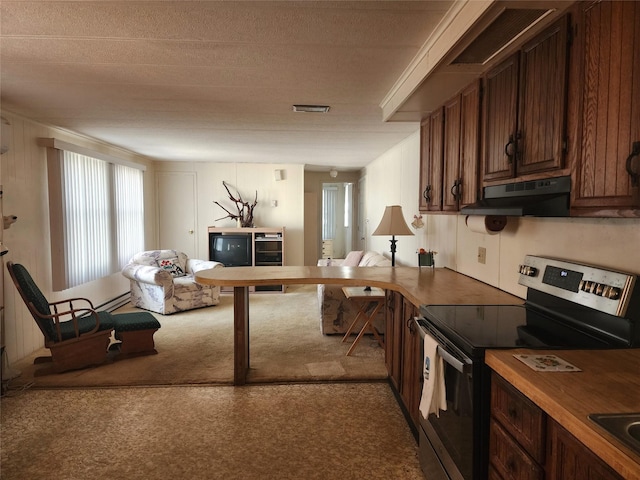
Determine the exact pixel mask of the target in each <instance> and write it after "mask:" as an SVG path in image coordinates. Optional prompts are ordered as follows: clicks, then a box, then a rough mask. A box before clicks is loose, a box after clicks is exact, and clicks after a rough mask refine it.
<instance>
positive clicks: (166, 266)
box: [158, 257, 186, 277]
mask: <svg viewBox="0 0 640 480" xmlns="http://www.w3.org/2000/svg"><path fill="white" fill-rule="evenodd" d="M158 266H159V267H160V268H161V269H162V270H165V271H167V272H169V273H170V274H171V276H172V277H184V276H185V275H186V272H185V271H184V270H182V267H180V262H179V261H178V257H172V258H160V259H158Z"/></svg>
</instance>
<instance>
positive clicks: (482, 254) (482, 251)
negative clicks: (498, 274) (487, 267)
mask: <svg viewBox="0 0 640 480" xmlns="http://www.w3.org/2000/svg"><path fill="white" fill-rule="evenodd" d="M478 263H481V264H483V265H484V264H485V263H487V249H486V248H484V247H478Z"/></svg>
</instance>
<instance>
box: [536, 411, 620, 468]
mask: <svg viewBox="0 0 640 480" xmlns="http://www.w3.org/2000/svg"><path fill="white" fill-rule="evenodd" d="M547 442H548V443H549V446H550V455H549V462H548V466H547V471H548V475H547V478H550V479H557V480H569V479H575V478H580V479H583V480H622V477H621V476H620V475H618V474H617V473H616V472H614V471H613V470H612V469H611V468H610V467H609V466H608V465H607V464H605V463H604V462H603V461H602V460H600V459H599V458H598V457H597V456H596V455H595V454H594V453H593V452H591V450H589V449H588V448H587V447H585V446H584V445H583V444H582V443H581V442H580V441H579V440H578V439H576V438H575V437H574V436H573V435H571V434H570V433H569V432H568V431H567V430H565V429H564V428H562V427H561V426H560V425H559V424H558V423H557V422H555V421H553V420H552V419H549V422H548V435H547Z"/></svg>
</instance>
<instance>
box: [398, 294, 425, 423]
mask: <svg viewBox="0 0 640 480" xmlns="http://www.w3.org/2000/svg"><path fill="white" fill-rule="evenodd" d="M416 314H417V312H416V308H415V307H414V306H413V304H412V303H411V302H409V301H408V300H407V299H405V298H403V322H402V323H403V342H402V343H403V344H402V382H401V386H400V397H401V398H402V401H403V402H404V405H405V407H406V409H407V412H409V416H410V417H411V419H412V420H413V422H414V424H415V426H417V425H418V421H419V417H418V415H419V413H418V412H419V407H420V395H421V394H422V389H421V378H422V370H421V368H420V363H421V360H420V359H419V358H418V357H419V354H420V344H419V341H420V335H419V334H418V331H417V330H416V328H417V327H416V326H415V322H414V321H413V317H414V316H415V315H416Z"/></svg>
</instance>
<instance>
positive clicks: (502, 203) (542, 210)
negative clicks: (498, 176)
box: [460, 176, 571, 217]
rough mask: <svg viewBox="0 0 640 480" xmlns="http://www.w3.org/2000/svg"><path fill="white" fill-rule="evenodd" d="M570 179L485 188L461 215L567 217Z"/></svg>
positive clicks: (507, 184)
mask: <svg viewBox="0 0 640 480" xmlns="http://www.w3.org/2000/svg"><path fill="white" fill-rule="evenodd" d="M570 193H571V177H569V176H566V177H556V178H546V179H543V180H533V181H529V182H514V183H506V184H503V185H493V186H490V187H484V189H483V198H482V200H480V201H478V202H477V203H474V204H473V205H468V206H466V207H462V208H461V209H460V213H461V214H463V215H506V216H511V217H523V216H534V217H568V216H569V194H570Z"/></svg>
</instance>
